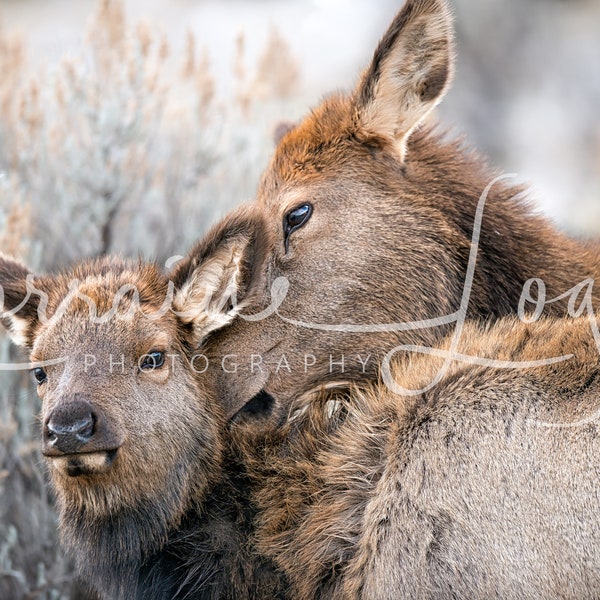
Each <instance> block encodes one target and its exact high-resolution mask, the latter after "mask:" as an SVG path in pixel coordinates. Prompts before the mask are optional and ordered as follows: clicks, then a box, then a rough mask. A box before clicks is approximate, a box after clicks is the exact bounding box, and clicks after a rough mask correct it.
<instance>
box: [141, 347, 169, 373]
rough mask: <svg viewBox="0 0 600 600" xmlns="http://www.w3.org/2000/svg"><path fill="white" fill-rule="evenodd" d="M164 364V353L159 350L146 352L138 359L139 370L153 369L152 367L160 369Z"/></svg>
mask: <svg viewBox="0 0 600 600" xmlns="http://www.w3.org/2000/svg"><path fill="white" fill-rule="evenodd" d="M164 364H165V353H164V352H161V351H159V350H153V351H152V352H148V354H144V356H142V357H141V358H140V360H139V367H140V371H154V369H160V367H162V366H163V365H164Z"/></svg>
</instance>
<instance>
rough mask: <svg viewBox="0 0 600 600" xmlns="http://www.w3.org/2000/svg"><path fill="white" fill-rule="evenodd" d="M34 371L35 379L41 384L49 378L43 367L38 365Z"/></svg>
mask: <svg viewBox="0 0 600 600" xmlns="http://www.w3.org/2000/svg"><path fill="white" fill-rule="evenodd" d="M32 373H33V377H34V379H35V380H36V381H37V383H38V384H40V385H41V384H42V383H44V382H45V381H46V379H48V376H47V375H46V371H44V369H42V368H41V367H36V368H35V369H33V371H32Z"/></svg>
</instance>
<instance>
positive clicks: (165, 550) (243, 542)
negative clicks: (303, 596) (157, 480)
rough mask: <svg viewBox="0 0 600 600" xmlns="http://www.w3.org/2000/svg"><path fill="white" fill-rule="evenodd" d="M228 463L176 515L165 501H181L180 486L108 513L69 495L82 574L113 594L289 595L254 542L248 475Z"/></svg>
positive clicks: (163, 597)
mask: <svg viewBox="0 0 600 600" xmlns="http://www.w3.org/2000/svg"><path fill="white" fill-rule="evenodd" d="M227 464H228V471H227V473H226V476H225V478H224V479H223V480H222V481H220V482H215V484H214V485H213V486H211V492H210V494H209V495H208V497H206V498H202V499H199V500H195V501H190V502H189V503H188V505H189V508H188V510H187V512H186V513H185V514H184V515H183V516H182V517H180V518H179V519H177V520H176V521H174V520H173V516H172V514H169V511H168V510H167V509H166V508H165V507H166V506H177V505H179V502H180V499H179V498H178V497H177V486H170V488H167V489H169V491H170V493H171V494H172V497H171V498H166V497H164V496H163V497H161V503H160V505H158V504H157V503H150V502H141V503H139V504H138V505H137V506H136V507H135V508H134V509H131V510H123V511H121V512H118V513H115V514H111V515H110V517H107V518H102V519H101V518H96V519H90V516H89V515H88V514H86V511H85V508H80V509H79V510H78V511H77V512H73V511H72V510H71V509H70V508H69V507H68V506H67V505H65V504H64V503H63V504H62V506H61V530H62V537H63V543H64V544H65V546H66V548H67V549H68V550H69V549H70V550H72V551H73V553H75V552H74V550H75V549H76V551H77V552H76V555H77V557H78V568H79V572H80V576H81V578H82V580H83V581H85V582H86V583H88V584H91V585H92V587H93V588H94V589H96V590H98V591H99V592H100V594H101V598H103V599H105V598H106V599H107V600H108V599H110V600H121V599H122V600H132V599H136V600H137V599H139V600H148V598H152V600H175V599H177V598H198V599H206V600H209V599H210V600H217V599H219V600H237V599H239V598H248V599H256V600H259V599H262V598H273V599H278V598H283V597H284V593H283V590H284V589H285V586H284V578H283V576H282V575H281V574H280V573H278V572H277V571H276V569H275V568H274V567H273V565H272V563H271V562H270V560H269V559H268V558H266V557H264V556H259V555H258V554H257V553H255V552H253V551H252V550H251V540H252V536H251V531H252V527H253V517H254V510H253V508H252V506H251V503H250V501H249V499H248V495H249V491H248V482H247V479H246V477H245V475H244V473H243V471H242V470H241V469H240V468H239V467H237V466H236V465H235V463H234V462H233V461H231V460H229V461H228V462H227Z"/></svg>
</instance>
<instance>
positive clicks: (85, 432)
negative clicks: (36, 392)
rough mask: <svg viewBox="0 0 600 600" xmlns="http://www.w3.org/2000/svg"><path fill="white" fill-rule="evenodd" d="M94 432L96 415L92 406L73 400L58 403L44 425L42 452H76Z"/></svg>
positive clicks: (90, 438) (89, 439) (54, 453)
mask: <svg viewBox="0 0 600 600" xmlns="http://www.w3.org/2000/svg"><path fill="white" fill-rule="evenodd" d="M95 433H96V417H95V415H94V412H93V411H92V407H91V406H90V405H89V404H88V403H87V402H84V401H81V400H75V401H72V402H65V403H64V404H60V405H58V406H57V407H56V408H55V409H54V410H53V411H52V413H51V414H50V417H49V418H48V420H47V421H46V424H45V426H44V437H43V445H44V454H49V455H55V456H56V455H59V454H76V453H77V452H79V451H80V450H81V449H82V448H83V447H84V446H85V445H86V444H88V443H89V442H90V441H91V440H92V438H93V437H94V434H95Z"/></svg>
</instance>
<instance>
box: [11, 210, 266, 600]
mask: <svg viewBox="0 0 600 600" xmlns="http://www.w3.org/2000/svg"><path fill="white" fill-rule="evenodd" d="M228 223H229V226H228V227H226V228H224V229H223V230H222V235H221V236H220V237H218V238H217V237H212V238H211V239H210V240H208V241H207V244H206V246H205V248H204V254H203V257H202V258H205V260H202V261H201V262H199V261H198V260H197V261H196V262H195V263H194V264H191V263H190V264H188V266H189V267H190V268H189V270H188V273H187V276H186V277H182V278H180V280H179V281H178V283H177V285H174V284H173V282H172V281H171V280H169V279H168V278H167V277H166V276H165V275H164V274H163V273H162V272H161V271H160V269H158V268H157V267H156V266H155V265H153V264H142V263H136V262H129V261H123V260H120V259H115V258H105V259H101V260H92V261H87V262H84V263H82V264H81V265H79V266H76V267H74V268H72V269H70V270H68V271H66V272H63V273H61V274H59V275H44V276H34V275H33V274H31V273H29V272H28V269H27V268H26V267H24V266H23V265H21V264H19V263H18V262H16V261H14V260H12V259H10V258H7V257H0V285H1V286H2V287H1V289H2V290H3V301H4V303H3V306H2V307H1V308H0V311H1V312H0V315H1V316H2V320H3V322H4V324H5V325H6V326H7V328H8V331H9V333H10V335H11V336H12V337H13V339H14V341H15V342H16V343H17V344H19V345H21V346H24V347H25V348H27V349H28V350H29V353H30V360H31V366H32V370H33V375H34V378H35V382H36V385H37V389H38V393H39V396H40V398H41V399H42V411H41V425H42V452H43V454H44V456H45V458H46V462H47V463H48V465H49V470H50V479H51V483H52V486H53V488H54V490H55V492H56V495H57V499H58V505H59V509H60V516H61V532H62V537H63V539H64V541H65V543H66V545H67V546H68V547H69V548H70V549H71V550H72V551H73V553H74V555H75V557H76V560H77V562H78V564H79V566H80V568H81V569H82V571H83V572H84V573H85V574H86V576H87V577H89V578H91V580H92V581H96V582H97V583H99V584H100V587H101V588H104V589H106V586H107V585H109V584H108V583H107V582H109V581H113V582H116V583H115V585H116V586H119V587H118V589H117V588H115V589H112V591H109V593H108V596H109V597H126V596H127V593H126V592H123V591H122V590H125V589H129V588H127V587H126V586H127V585H128V583H127V582H128V581H129V580H130V579H131V577H133V576H134V574H135V573H136V567H137V566H139V565H140V564H141V563H142V562H143V561H144V559H145V558H146V557H148V556H149V555H150V554H151V553H152V552H155V551H157V550H158V549H159V548H160V546H161V544H163V543H164V541H165V539H166V536H167V535H168V533H169V531H172V530H174V529H176V528H177V527H178V525H179V523H180V522H181V520H182V518H183V517H184V515H186V513H188V512H189V511H191V510H194V509H197V507H198V506H199V505H200V504H201V503H202V501H203V499H204V496H205V494H206V491H207V489H208V487H209V484H212V483H214V482H215V481H216V480H217V479H218V478H219V477H220V469H221V458H222V452H223V444H222V437H221V434H220V430H221V428H222V426H223V422H224V417H223V415H222V411H221V410H220V408H219V405H218V404H217V403H216V401H215V397H214V395H213V393H211V391H210V390H208V388H207V387H206V386H205V385H203V384H202V381H201V378H200V375H199V374H198V371H199V369H198V368H196V367H195V366H194V352H195V348H196V347H197V346H198V344H199V343H200V342H201V340H202V339H203V338H204V337H205V336H206V335H207V333H208V332H210V331H211V330H212V329H214V328H217V327H221V326H223V325H224V324H226V323H227V322H228V321H229V320H231V319H232V318H233V317H234V316H235V314H236V312H237V311H238V310H239V309H240V307H242V306H243V301H244V300H245V299H248V298H250V295H251V289H250V288H249V287H248V284H249V283H250V282H251V281H253V272H252V270H253V265H254V264H262V262H263V260H264V257H263V256H262V255H261V252H263V254H264V251H262V250H261V248H262V247H263V245H262V243H259V242H258V241H257V240H258V239H260V240H264V239H266V235H265V234H264V232H263V231H262V229H261V228H260V226H259V224H258V222H257V220H256V219H254V218H253V217H251V216H249V215H248V214H247V213H246V212H244V211H241V212H239V213H237V214H236V215H233V216H232V217H230V219H229V221H228ZM199 258H201V257H200V256H199V255H196V259H199ZM103 565H104V567H105V568H103ZM119 590H121V591H119ZM111 594H112V595H111Z"/></svg>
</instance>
